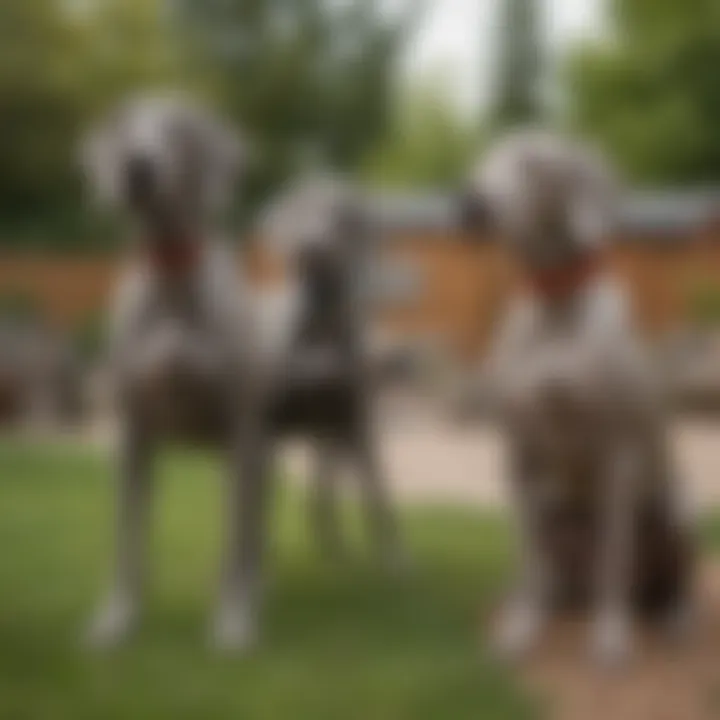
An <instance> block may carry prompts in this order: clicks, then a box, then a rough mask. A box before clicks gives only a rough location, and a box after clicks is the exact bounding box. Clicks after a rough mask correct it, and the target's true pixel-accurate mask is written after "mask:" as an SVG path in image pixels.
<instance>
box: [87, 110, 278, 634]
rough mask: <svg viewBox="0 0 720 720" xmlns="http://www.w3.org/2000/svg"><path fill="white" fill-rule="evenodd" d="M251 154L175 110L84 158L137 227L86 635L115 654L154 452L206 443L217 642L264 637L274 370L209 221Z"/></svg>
mask: <svg viewBox="0 0 720 720" xmlns="http://www.w3.org/2000/svg"><path fill="white" fill-rule="evenodd" d="M241 157H242V149H241V147H240V145H239V143H238V140H237V139H236V137H235V136H234V134H233V133H232V132H230V131H229V130H228V129H227V128H226V127H225V126H224V125H223V124H222V123H220V122H219V121H218V120H217V119H215V118H214V117H212V116H211V115H209V114H208V113H206V112H204V111H203V110H201V109H200V108H198V107H196V106H195V105H194V104H192V103H190V102H187V101H185V100H184V99H182V98H179V97H170V96H167V97H142V98H137V99H135V100H132V101H130V102H127V103H125V104H123V105H122V106H121V107H119V108H118V109H117V110H116V112H115V113H114V114H112V115H111V116H110V117H109V118H108V119H107V120H106V121H105V122H104V123H103V124H102V125H101V126H100V127H99V128H98V129H97V130H96V131H95V132H94V133H92V134H91V135H90V137H89V138H88V140H87V144H86V146H85V148H84V160H85V165H86V169H87V171H88V173H89V175H90V176H91V178H92V180H93V181H94V185H95V186H96V188H97V190H98V191H99V193H100V195H101V197H102V199H104V200H106V201H109V202H113V203H116V204H120V205H121V206H123V207H124V208H125V209H126V210H127V211H128V212H129V214H130V216H131V218H132V220H133V221H134V222H135V224H136V241H135V247H134V250H135V252H134V256H133V257H132V258H131V259H130V261H129V263H128V264H127V266H126V267H125V269H124V271H123V273H122V276H121V280H120V282H119V287H118V290H117V294H116V297H115V300H114V302H113V304H112V314H111V327H110V362H111V365H112V373H113V376H114V379H115V386H116V389H117V397H118V399H119V403H120V408H119V409H120V415H121V438H120V449H119V451H120V462H119V478H118V479H119V493H118V500H117V501H118V524H117V559H116V564H115V575H114V582H113V585H112V588H111V591H110V594H109V597H108V599H107V600H106V601H105V602H104V603H103V604H102V606H101V607H100V610H99V612H98V614H97V616H96V617H95V618H94V620H93V622H92V624H91V627H90V640H91V642H92V643H94V644H99V645H108V644H114V643H117V642H119V641H120V640H121V639H122V638H123V637H124V636H125V635H126V634H127V633H128V632H129V631H130V630H131V629H132V628H133V627H134V625H135V624H136V620H137V618H138V614H139V611H140V600H141V593H142V584H143V576H144V574H145V562H144V561H145V556H146V554H147V548H146V544H147V535H148V533H147V524H148V519H149V518H148V514H149V504H150V495H151V478H150V462H151V455H152V451H153V448H154V447H155V446H156V444H157V443H158V442H159V441H161V440H164V439H166V438H176V439H181V440H186V441H210V442H212V443H215V444H217V445H218V446H219V447H220V448H222V449H223V451H224V452H225V453H226V455H227V458H228V490H227V492H228V495H227V502H226V508H227V512H228V518H227V539H226V556H225V559H224V566H223V577H222V582H221V588H220V596H219V605H218V610H217V614H216V616H215V622H214V639H215V642H216V643H217V644H218V645H220V646H222V647H228V648H244V647H246V646H247V645H249V644H250V643H251V642H252V640H253V638H254V636H255V633H256V627H257V615H258V604H259V597H258V596H259V592H260V580H261V560H262V544H263V536H264V522H265V512H266V505H267V494H268V492H267V491H268V488H267V479H266V478H267V473H266V467H265V465H266V462H265V461H266V457H267V452H266V446H267V443H266V434H265V431H264V428H263V427H262V419H263V417H264V415H265V413H264V411H263V397H264V393H265V389H266V388H267V387H268V383H269V382H270V377H271V375H272V362H270V361H269V360H268V358H262V357H259V356H258V352H257V343H256V337H257V334H256V330H255V328H254V327H253V322H252V315H251V313H250V312H249V308H250V305H249V302H248V294H247V292H246V287H245V285H244V284H243V283H242V282H241V279H240V278H239V277H238V275H237V273H236V272H235V265H236V263H235V260H234V255H233V253H232V252H231V249H230V248H229V247H226V246H225V245H224V244H223V243H221V242H219V241H217V240H216V238H215V237H213V231H212V229H211V221H212V219H213V215H214V213H215V211H216V210H218V209H219V208H221V207H222V205H223V203H224V202H225V200H227V199H228V195H229V191H230V188H231V186H232V180H233V178H234V175H235V173H236V171H237V170H238V169H239V166H240V163H241Z"/></svg>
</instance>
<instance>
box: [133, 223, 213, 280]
mask: <svg viewBox="0 0 720 720" xmlns="http://www.w3.org/2000/svg"><path fill="white" fill-rule="evenodd" d="M140 245H141V248H142V250H141V252H142V254H143V255H144V256H145V259H146V261H147V262H148V264H149V265H150V267H151V268H152V269H153V271H154V272H156V273H157V274H158V275H159V276H161V277H163V278H167V279H171V280H180V279H183V278H186V277H188V276H190V275H191V274H192V273H193V271H194V270H195V269H196V268H197V267H198V266H199V265H200V260H201V256H202V253H203V249H204V246H205V240H204V238H203V237H202V235H201V234H200V233H199V232H196V231H194V230H190V229H180V228H163V229H147V230H145V231H144V232H143V233H142V238H141V243H140Z"/></svg>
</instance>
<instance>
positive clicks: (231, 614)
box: [213, 408, 272, 650]
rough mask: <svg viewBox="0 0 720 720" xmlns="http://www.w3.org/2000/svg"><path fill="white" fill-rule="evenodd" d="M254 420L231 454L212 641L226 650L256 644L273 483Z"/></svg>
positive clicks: (259, 428) (266, 444)
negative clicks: (225, 536) (220, 571)
mask: <svg viewBox="0 0 720 720" xmlns="http://www.w3.org/2000/svg"><path fill="white" fill-rule="evenodd" d="M256 412H257V415H258V416H257V417H254V418H252V419H250V420H249V421H248V422H247V423H245V424H244V426H243V428H242V430H241V432H239V433H237V434H236V437H235V441H234V444H233V447H232V448H231V461H230V476H229V478H228V501H227V510H228V516H227V541H226V549H225V552H226V556H225V560H224V568H223V577H222V581H221V588H220V599H219V607H218V610H217V614H216V616H215V624H214V629H213V636H214V637H213V639H214V642H215V645H216V646H217V647H219V648H222V649H227V650H246V649H248V648H250V647H251V646H252V645H253V644H254V643H255V640H256V638H257V632H258V613H259V606H260V592H261V590H262V588H261V583H262V563H263V554H264V552H263V551H264V544H265V540H266V537H265V535H266V515H267V512H268V501H269V495H270V485H271V482H272V478H271V477H269V473H268V459H269V454H270V447H269V438H268V436H267V435H266V433H265V432H264V428H263V427H262V426H261V422H260V418H259V415H260V410H259V408H258V409H256Z"/></svg>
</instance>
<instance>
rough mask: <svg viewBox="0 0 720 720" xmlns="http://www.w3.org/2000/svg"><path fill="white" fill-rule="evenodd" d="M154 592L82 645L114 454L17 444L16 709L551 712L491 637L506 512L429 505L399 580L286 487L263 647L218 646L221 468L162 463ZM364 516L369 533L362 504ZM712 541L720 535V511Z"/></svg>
mask: <svg viewBox="0 0 720 720" xmlns="http://www.w3.org/2000/svg"><path fill="white" fill-rule="evenodd" d="M160 465H161V467H160V478H159V484H158V495H159V497H158V503H157V516H158V517H157V523H156V526H155V527H156V534H155V544H154V560H155V567H156V570H157V572H156V573H154V580H155V582H154V585H153V592H152V595H151V598H150V604H149V608H148V615H147V620H146V622H145V624H144V625H143V627H142V630H141V631H140V633H139V634H138V636H137V637H136V638H135V639H134V641H132V642H131V643H130V644H129V645H128V646H127V648H125V649H123V650H121V651H117V652H116V653H113V654H109V655H93V654H90V653H88V652H85V651H83V650H81V648H80V645H79V638H80V634H81V629H82V626H83V623H84V622H85V621H86V619H87V617H88V615H89V613H90V612H91V610H92V609H93V606H94V603H95V602H96V601H97V600H98V598H99V594H100V593H101V591H102V589H103V587H104V581H105V580H106V578H107V572H108V569H109V560H110V557H111V540H112V532H111V530H112V502H111V500H112V492H111V482H110V478H111V468H110V466H109V461H108V458H107V456H106V454H104V453H101V452H99V451H98V450H94V449H89V448H84V449H80V448H78V447H76V446H71V445H62V444H53V445H45V446H42V447H40V448H39V447H38V446H36V445H31V444H23V443H20V442H16V441H12V442H11V441H5V442H1V443H0V480H1V482H0V548H1V549H0V588H2V592H0V718H2V720H5V718H7V719H8V720H10V719H12V720H23V719H28V720H35V719H40V718H53V720H61V719H64V718H67V720H83V719H84V718H87V719H88V720H90V719H92V720H95V719H96V718H103V719H104V720H112V719H113V718H132V719H133V720H139V719H141V718H148V719H150V718H152V720H161V719H162V718H173V720H175V719H177V718H225V717H233V718H241V719H242V720H254V719H256V718H257V719H258V720H267V719H272V718H281V719H283V720H284V719H285V718H292V719H293V720H302V719H303V718H308V719H310V718H312V720H324V719H327V720H336V719H337V718H343V720H353V719H354V718H357V720H368V719H370V718H372V719H373V720H375V719H377V720H402V719H404V718H407V719H408V720H409V719H411V718H412V720H423V719H425V718H427V719H431V718H433V719H434V718H438V719H443V720H445V719H446V718H447V719H448V720H462V718H468V719H470V718H473V719H476V718H478V717H482V718H483V719H489V720H491V719H492V718H524V717H536V716H537V715H538V714H539V712H540V711H541V709H542V706H543V703H542V702H541V701H540V700H539V698H537V697H535V698H530V697H528V696H527V695H526V693H525V691H524V690H522V689H521V688H520V685H519V684H516V681H515V680H513V679H512V678H511V676H510V675H509V674H508V673H506V672H505V671H503V670H502V669H500V668H498V667H497V666H496V665H494V664H493V663H492V662H491V661H490V660H489V659H488V658H487V657H486V655H485V654H484V653H483V651H482V650H481V649H480V644H479V643H478V638H479V634H480V628H481V617H482V615H483V613H484V611H486V610H488V609H489V608H490V607H491V605H492V602H493V600H494V598H496V597H497V594H498V592H499V590H500V588H501V587H502V581H503V578H504V577H505V576H506V574H507V569H508V565H509V563H508V560H509V554H510V542H509V534H508V529H507V527H506V525H505V523H504V522H503V521H502V520H501V519H499V517H498V515H497V514H495V512H494V511H493V512H490V511H488V512H483V511H481V510H477V509H467V508H466V509H462V508H460V507H458V508H456V509H452V508H447V509H437V508H431V507H429V506H423V505H413V506H412V507H411V508H410V509H408V510H407V511H406V514H405V515H404V516H403V519H404V526H405V530H406V532H407V534H408V537H409V540H410V544H411V548H412V552H413V556H414V561H415V563H414V568H413V570H412V571H411V572H410V574H409V575H408V576H407V577H405V578H399V577H390V576H387V575H385V574H383V572H382V571H381V570H380V569H378V568H375V567H374V566H373V564H372V562H371V561H370V559H369V558H367V557H366V555H364V554H363V547H364V546H363V545H362V538H361V536H360V533H359V532H353V536H354V540H355V542H354V546H355V547H356V548H357V552H356V554H354V555H353V556H352V557H351V559H349V560H348V561H347V562H346V563H344V564H343V565H342V566H333V565H328V564H326V563H324V562H323V561H321V560H320V558H319V556H318V554H317V552H316V550H315V548H314V546H313V544H312V542H311V541H310V538H311V535H310V533H309V532H308V528H307V527H306V517H305V514H304V513H303V506H302V493H300V492H299V491H298V490H297V489H291V488H282V491H281V492H279V493H278V497H277V506H276V509H275V514H274V532H273V540H274V542H273V548H272V550H273V551H272V556H271V562H270V568H271V573H270V578H271V581H270V583H269V587H268V596H267V600H268V602H267V612H266V617H265V635H264V638H263V642H262V645H261V647H260V648H259V649H258V650H257V651H256V652H255V653H254V654H252V655H251V656H249V657H245V658H230V657H222V656H218V655H217V654H215V653H213V652H212V650H211V649H210V648H209V646H208V643H207V630H208V623H209V617H210V611H211V609H212V603H213V593H214V589H215V584H216V583H215V581H216V576H217V563H218V554H219V552H218V551H219V541H220V527H219V523H218V518H219V517H220V515H221V513H220V500H221V495H220V482H219V480H218V478H219V468H218V467H216V465H215V463H214V462H213V461H212V460H210V459H209V458H206V457H203V456H196V455H186V454H183V455H180V454H169V455H168V456H167V457H163V458H161V460H160ZM347 511H348V515H349V520H350V521H349V526H350V528H351V530H359V525H358V523H356V522H354V518H353V512H352V511H353V508H352V506H349V507H348V508H347ZM706 527H707V530H706V533H705V534H706V543H707V544H708V545H711V546H713V545H714V546H716V547H720V526H719V525H718V524H717V523H709V524H708V525H707V526H706Z"/></svg>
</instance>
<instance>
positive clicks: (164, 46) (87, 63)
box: [0, 0, 180, 247]
mask: <svg viewBox="0 0 720 720" xmlns="http://www.w3.org/2000/svg"><path fill="white" fill-rule="evenodd" d="M163 6H164V0H84V1H83V2H77V3H73V2H67V1H66V0H33V1H32V2H28V1H27V0H3V1H2V3H0V107H2V112H0V167H1V168H2V173H0V244H1V246H5V247H8V246H11V245H12V244H13V243H18V242H19V243H32V242H33V241H34V240H36V239H37V238H38V237H42V239H43V242H44V244H45V246H46V247H47V246H48V244H52V241H53V240H55V241H56V242H57V243H58V244H62V245H63V246H65V244H67V243H68V242H69V243H71V244H76V243H78V242H83V241H84V240H83V239H84V238H86V237H89V236H90V235H91V234H95V236H100V237H101V238H105V237H109V233H100V232H99V230H100V229H101V228H102V227H103V225H102V223H101V221H99V220H97V219H95V218H90V217H88V216H87V215H86V213H85V208H84V207H83V205H82V201H81V187H80V186H81V181H80V177H79V168H78V162H77V149H78V145H79V140H80V136H81V134H82V133H83V132H84V131H85V129H86V128H87V126H88V125H89V124H90V123H91V122H92V121H93V119H94V118H95V117H96V115H97V114H98V113H99V112H100V111H102V110H103V109H105V108H106V107H107V105H108V104H109V103H110V102H112V101H113V100H115V99H116V98H117V97H118V96H119V95H122V94H123V93H125V92H127V91H129V90H131V89H135V88H137V87H138V86H147V85H153V84H158V83H162V84H165V83H170V82H173V81H175V80H176V79H177V78H178V76H179V67H180V66H179V60H178V53H177V51H175V50H174V46H173V42H172V39H171V38H170V36H169V35H168V33H167V29H166V28H165V22H164V21H163V15H162V8H163Z"/></svg>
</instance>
